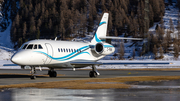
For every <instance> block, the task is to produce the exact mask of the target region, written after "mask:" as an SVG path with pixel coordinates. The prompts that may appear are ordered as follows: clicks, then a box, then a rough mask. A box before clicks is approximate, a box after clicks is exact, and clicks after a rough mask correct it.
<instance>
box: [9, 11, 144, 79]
mask: <svg viewBox="0 0 180 101" xmlns="http://www.w3.org/2000/svg"><path fill="white" fill-rule="evenodd" d="M108 15H109V14H108V13H104V14H103V16H102V19H101V21H100V24H99V27H98V28H97V31H96V33H95V35H94V37H93V39H92V40H91V42H72V41H59V40H42V39H41V40H40V39H38V40H32V41H28V42H26V43H24V44H23V45H22V46H21V47H20V49H19V50H18V51H17V52H16V53H15V54H14V55H13V56H12V57H11V61H12V62H13V63H14V64H17V65H20V66H21V67H25V66H29V67H31V79H35V78H36V76H35V73H36V68H35V67H48V68H49V69H50V70H49V71H48V75H49V76H50V77H56V76H57V73H56V71H55V70H54V69H67V68H72V69H75V68H83V67H86V66H92V71H90V72H89V77H97V75H100V73H99V72H98V71H97V69H96V65H103V63H102V62H97V61H98V60H100V59H102V58H103V57H105V56H106V55H108V54H112V53H113V52H114V51H115V48H114V47H113V46H112V45H111V44H108V43H106V42H105V39H132V40H141V39H139V38H123V37H110V36H106V33H107V25H108ZM105 64H106V65H107V64H108V63H105ZM110 64H112V65H113V63H110ZM114 64H115V65H117V63H114Z"/></svg>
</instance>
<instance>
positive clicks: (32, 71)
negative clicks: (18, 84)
mask: <svg viewBox="0 0 180 101" xmlns="http://www.w3.org/2000/svg"><path fill="white" fill-rule="evenodd" d="M30 73H31V77H30V79H32V80H34V79H36V76H35V74H36V69H35V67H31V71H30ZM48 75H49V77H57V72H56V71H54V68H50V70H49V71H48Z"/></svg>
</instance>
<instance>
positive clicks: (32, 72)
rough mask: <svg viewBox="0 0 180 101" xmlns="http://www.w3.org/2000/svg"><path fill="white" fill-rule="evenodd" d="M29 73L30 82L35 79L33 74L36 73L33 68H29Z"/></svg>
mask: <svg viewBox="0 0 180 101" xmlns="http://www.w3.org/2000/svg"><path fill="white" fill-rule="evenodd" d="M30 73H31V77H30V79H31V80H34V79H36V76H35V75H34V74H35V73H36V69H35V67H31V71H30Z"/></svg>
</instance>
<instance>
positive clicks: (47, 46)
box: [45, 43, 53, 64]
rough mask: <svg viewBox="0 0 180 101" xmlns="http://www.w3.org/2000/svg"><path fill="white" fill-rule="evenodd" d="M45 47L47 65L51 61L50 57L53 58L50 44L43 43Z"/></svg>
mask: <svg viewBox="0 0 180 101" xmlns="http://www.w3.org/2000/svg"><path fill="white" fill-rule="evenodd" d="M45 46H46V48H47V54H48V56H47V58H46V61H45V64H49V63H50V62H51V61H52V58H51V57H53V48H52V46H51V44H49V43H45Z"/></svg>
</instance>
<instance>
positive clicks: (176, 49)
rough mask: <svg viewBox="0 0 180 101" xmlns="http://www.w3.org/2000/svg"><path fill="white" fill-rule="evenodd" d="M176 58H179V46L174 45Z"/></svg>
mask: <svg viewBox="0 0 180 101" xmlns="http://www.w3.org/2000/svg"><path fill="white" fill-rule="evenodd" d="M174 57H175V58H178V57H179V47H178V45H177V44H174Z"/></svg>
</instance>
